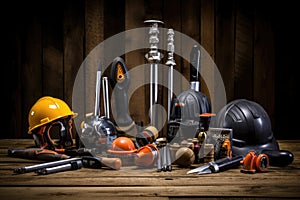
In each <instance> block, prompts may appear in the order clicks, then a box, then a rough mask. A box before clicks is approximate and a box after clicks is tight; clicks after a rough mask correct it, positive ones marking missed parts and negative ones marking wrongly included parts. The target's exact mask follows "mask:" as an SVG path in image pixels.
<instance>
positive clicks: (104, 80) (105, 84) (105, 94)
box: [102, 77, 110, 119]
mask: <svg viewBox="0 0 300 200" xmlns="http://www.w3.org/2000/svg"><path fill="white" fill-rule="evenodd" d="M102 85H103V88H102V89H103V100H104V115H105V116H106V117H107V118H108V119H109V117H110V114H109V109H110V107H109V96H108V79H107V77H103V78H102Z"/></svg>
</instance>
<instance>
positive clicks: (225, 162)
mask: <svg viewBox="0 0 300 200" xmlns="http://www.w3.org/2000/svg"><path fill="white" fill-rule="evenodd" d="M242 160H243V156H236V157H233V158H229V157H226V158H221V159H219V160H217V161H212V162H209V163H207V164H205V165H202V166H200V167H198V168H195V169H192V170H190V171H188V172H187V174H191V173H198V174H210V173H217V172H221V171H225V170H227V169H230V168H232V167H234V166H237V165H239V164H240V161H242Z"/></svg>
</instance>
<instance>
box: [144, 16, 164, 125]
mask: <svg viewBox="0 0 300 200" xmlns="http://www.w3.org/2000/svg"><path fill="white" fill-rule="evenodd" d="M144 23H151V25H150V29H149V44H150V51H149V52H148V53H147V54H146V55H145V57H146V59H147V60H148V62H149V63H150V120H151V124H153V125H154V126H155V127H157V125H158V124H157V123H158V122H157V112H156V111H154V110H153V105H155V104H158V63H159V62H160V60H161V59H162V58H163V54H161V53H160V52H159V51H158V43H159V38H158V35H159V30H158V24H163V22H162V21H159V20H146V21H144ZM153 79H154V80H153ZM153 86H154V88H153ZM153 96H154V97H153Z"/></svg>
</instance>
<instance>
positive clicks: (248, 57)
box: [0, 0, 300, 139]
mask: <svg viewBox="0 0 300 200" xmlns="http://www.w3.org/2000/svg"><path fill="white" fill-rule="evenodd" d="M272 5H273V6H274V8H273V9H270V7H269V6H270V2H269V1H268V0H263V1H235V0H232V1H226V2H225V1H219V0H216V1H208V0H201V1H195V0H188V1H183V0H163V1H161V0H154V1H153V0H137V1H136V0H129V1H124V0H122V1H103V0H79V1H76V2H73V1H72V3H71V1H69V0H63V1H57V0H54V1H48V0H47V1H45V2H44V3H40V2H36V1H29V2H26V3H25V2H23V3H20V2H16V1H11V2H9V3H8V4H7V6H6V9H7V10H14V13H19V16H21V17H18V18H15V16H14V14H13V12H9V13H2V14H1V16H2V17H1V19H2V22H3V27H5V28H4V29H3V31H2V32H3V33H4V34H3V35H4V37H3V41H4V42H3V45H4V48H3V49H4V51H5V53H4V54H3V55H4V58H5V59H4V60H3V66H5V67H4V74H5V77H7V79H8V80H9V82H7V81H6V80H4V79H3V80H2V84H3V85H4V86H6V87H3V90H2V92H3V94H5V97H6V98H5V99H3V100H4V101H5V105H6V106H5V107H6V110H7V111H6V113H9V117H8V120H7V122H6V123H7V124H6V126H5V128H4V132H5V133H4V134H1V135H0V138H27V137H29V136H28V134H27V130H28V122H27V121H28V111H29V110H30V108H31V106H32V105H33V104H34V103H35V101H36V100H37V99H38V98H40V97H42V96H44V95H52V96H55V97H59V98H62V99H63V100H65V101H66V102H67V103H68V104H72V103H73V102H71V100H72V94H71V91H72V84H73V82H74V80H75V76H76V75H77V74H76V73H77V70H78V68H79V66H80V65H81V63H82V61H83V59H85V57H86V56H87V55H89V53H90V52H91V51H92V50H93V49H94V48H95V47H96V46H97V45H98V44H99V43H101V42H102V41H104V40H105V39H107V38H109V37H111V36H114V35H115V34H118V33H120V32H123V31H125V30H128V29H130V28H137V27H144V24H143V21H144V20H145V19H153V18H156V19H160V20H162V21H164V22H165V24H164V28H170V27H172V28H173V29H174V30H176V31H179V32H182V33H184V34H187V36H189V37H191V38H193V39H195V40H196V41H197V42H199V43H200V44H201V45H202V46H203V47H204V48H205V49H206V50H207V52H208V54H209V55H210V56H211V59H212V60H211V61H213V62H211V63H210V64H212V65H213V64H216V66H217V67H218V70H219V72H220V75H221V77H222V79H223V81H224V84H225V89H226V99H227V100H228V101H231V100H234V99H237V98H248V99H250V100H254V101H257V102H258V103H260V104H261V105H262V106H263V107H264V108H265V109H266V111H267V113H268V114H269V116H270V119H271V121H272V125H273V128H274V129H275V130H274V132H275V133H276V135H278V136H280V138H282V139H284V138H299V137H300V136H299V134H296V133H294V131H293V130H291V128H289V129H287V128H286V127H285V124H287V123H291V120H290V119H287V118H286V117H285V116H284V115H282V113H284V112H285V109H286V108H285V106H282V105H292V107H297V106H296V105H297V102H298V101H297V98H296V97H295V96H296V95H295V94H297V93H296V88H297V86H296V85H297V84H296V81H297V78H296V74H297V73H293V72H294V70H295V69H296V67H295V66H296V65H295V63H297V62H298V61H297V60H296V59H297V52H296V51H293V49H294V47H295V44H296V42H297V36H298V35H299V34H298V33H297V31H296V30H295V29H294V26H295V24H297V20H296V19H297V16H296V15H297V10H296V6H294V5H293V4H292V3H285V2H284V3H274V2H273V3H272ZM147 37H148V35H147V34H146V35H145V38H146V39H148V38H147ZM175 38H176V36H175ZM130 40H132V38H128V37H127V38H124V41H125V43H126V45H130ZM175 42H177V44H180V45H176V46H175V48H177V49H178V48H181V47H180V46H184V45H185V44H184V43H182V41H181V39H180V38H177V39H176V41H175ZM162 44H165V42H163V41H162ZM126 45H125V44H123V43H121V42H120V48H124V47H125V46H126ZM105 49H107V51H106V52H105V53H106V55H104V56H103V57H104V58H103V61H104V60H105V59H107V60H108V61H111V60H112V57H111V56H112V55H113V54H111V53H110V52H111V49H110V47H105ZM145 52H146V49H144V50H140V51H136V52H129V53H128V54H127V55H122V56H123V57H124V58H126V59H125V60H127V61H126V62H128V66H129V67H130V69H132V68H133V67H135V66H136V65H139V64H144V63H146V61H145V59H144V56H145ZM180 52H181V55H182V54H184V53H187V54H189V53H190V49H180ZM164 53H165V52H164ZM165 57H166V54H165ZM175 61H176V66H175V70H177V71H179V72H180V73H181V74H182V75H183V76H184V77H185V78H186V79H187V80H188V79H189V66H188V65H189V63H188V62H189V61H188V60H187V59H186V60H184V59H183V58H182V57H181V56H179V55H175ZM106 63H107V62H106ZM98 64H99V63H97V62H95V63H93V62H92V61H91V62H89V63H86V65H85V69H84V70H83V71H84V74H83V76H84V78H86V79H85V80H84V81H86V82H85V84H86V85H85V88H84V90H85V94H83V95H82V97H84V98H85V100H86V101H85V100H82V104H84V105H85V106H86V108H85V109H84V110H83V111H82V110H79V112H81V113H89V112H93V111H94V99H95V94H94V93H95V91H94V87H95V75H94V72H95V67H96V66H97V65H98ZM162 64H163V62H162ZM108 73H109V72H108V71H106V72H105V75H108ZM161 73H164V72H161ZM216 73H217V72H216V70H215V71H211V72H209V73H208V74H206V75H205V76H206V77H202V78H201V83H202V88H201V90H202V91H203V92H204V93H205V94H206V95H207V96H209V97H210V99H211V102H212V104H213V105H214V104H215V102H217V101H218V100H219V99H220V98H222V97H223V96H225V95H223V94H222V96H218V95H215V94H214V93H215V92H216V91H217V89H218V88H219V86H220V85H218V84H215V83H216V82H215V80H216ZM161 75H163V74H161ZM145 77H146V75H145V76H144V77H138V78H141V79H144V78H145ZM81 78H82V77H81ZM204 78H205V80H204ZM177 82H180V83H182V81H181V80H177ZM183 85H184V84H183V83H182V84H181V86H180V87H181V89H182V90H185V89H187V88H184V87H185V86H183ZM208 85H212V87H211V88H210V89H208ZM159 88H160V89H159V97H160V103H161V104H162V105H163V106H165V108H167V92H166V89H165V88H163V87H159ZM148 96H149V89H148V87H146V86H145V87H141V88H139V89H138V90H137V91H136V92H135V93H134V95H133V97H132V98H133V99H132V101H130V103H129V104H130V114H131V116H132V117H133V119H134V120H135V121H137V122H138V123H140V122H144V124H148V123H149V117H148V113H149V111H148V108H149V103H148V101H149V98H148ZM78 101H79V103H80V104H81V100H78ZM137 102H138V103H137ZM101 108H103V103H102V101H101ZM102 110H103V109H102ZM218 110H219V107H218V106H216V109H214V111H218ZM295 113H296V112H295ZM295 115H296V114H295ZM295 115H294V116H293V117H292V119H295V120H296V119H297V117H296V116H295ZM295 120H293V123H295ZM275 122H276V124H275ZM280 124H283V125H280ZM165 133H166V127H164V129H163V131H162V134H163V135H164V134H165ZM283 133H284V134H283Z"/></svg>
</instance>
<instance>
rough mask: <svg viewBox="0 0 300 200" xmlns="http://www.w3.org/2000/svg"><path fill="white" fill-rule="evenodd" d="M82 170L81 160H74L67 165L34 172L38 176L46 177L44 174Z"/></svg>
mask: <svg viewBox="0 0 300 200" xmlns="http://www.w3.org/2000/svg"><path fill="white" fill-rule="evenodd" d="M81 168H82V160H76V161H73V162H71V163H68V164H64V165H58V166H54V167H47V168H42V169H39V170H37V171H36V173H37V174H38V175H46V174H53V173H56V172H63V171H67V170H76V169H81Z"/></svg>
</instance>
